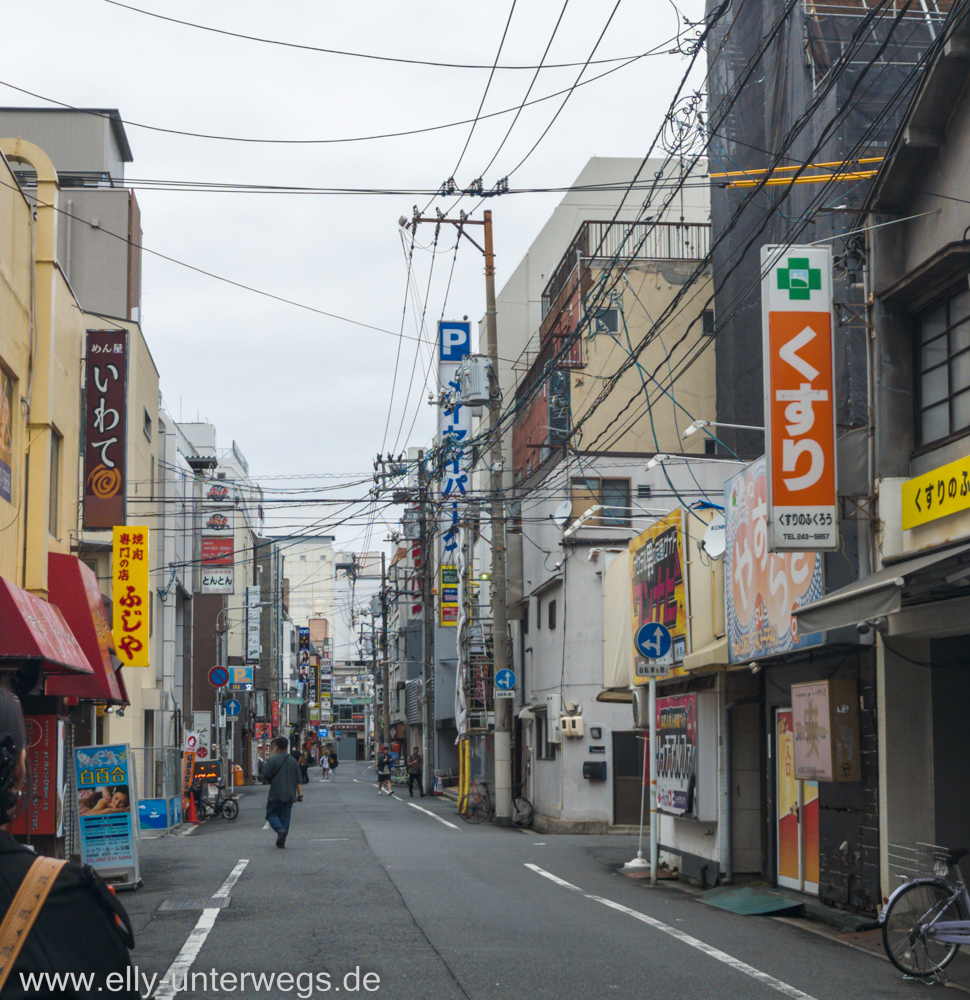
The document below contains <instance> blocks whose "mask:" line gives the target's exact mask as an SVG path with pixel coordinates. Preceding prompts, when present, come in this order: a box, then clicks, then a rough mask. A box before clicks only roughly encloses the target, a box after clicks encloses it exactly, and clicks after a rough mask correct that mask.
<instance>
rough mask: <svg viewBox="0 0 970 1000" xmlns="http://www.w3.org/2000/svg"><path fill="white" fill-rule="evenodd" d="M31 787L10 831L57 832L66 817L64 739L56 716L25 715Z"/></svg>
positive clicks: (27, 834)
mask: <svg viewBox="0 0 970 1000" xmlns="http://www.w3.org/2000/svg"><path fill="white" fill-rule="evenodd" d="M24 723H25V729H26V734H27V743H26V747H27V775H28V788H27V791H26V792H25V793H24V798H23V800H22V805H21V808H20V811H19V812H18V813H17V815H16V816H15V817H14V819H13V821H12V823H11V824H10V832H11V833H13V834H18V835H22V836H29V835H30V834H58V833H59V832H60V831H61V828H62V826H63V816H64V757H63V748H64V742H63V739H62V738H61V734H62V731H63V730H62V725H63V724H61V725H59V724H58V721H57V716H56V715H25V716H24Z"/></svg>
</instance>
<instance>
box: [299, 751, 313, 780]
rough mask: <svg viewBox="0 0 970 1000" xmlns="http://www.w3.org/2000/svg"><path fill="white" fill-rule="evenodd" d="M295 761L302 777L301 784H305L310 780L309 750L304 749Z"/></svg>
mask: <svg viewBox="0 0 970 1000" xmlns="http://www.w3.org/2000/svg"><path fill="white" fill-rule="evenodd" d="M297 763H298V764H299V765H300V777H301V778H302V779H303V784H304V785H306V784H307V783H308V782H309V781H310V772H309V767H310V751H309V750H304V751H303V753H301V754H300V759H299V761H298V762H297Z"/></svg>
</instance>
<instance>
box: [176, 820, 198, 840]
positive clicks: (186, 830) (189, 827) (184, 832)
mask: <svg viewBox="0 0 970 1000" xmlns="http://www.w3.org/2000/svg"><path fill="white" fill-rule="evenodd" d="M198 829H199V827H198V826H197V825H196V824H195V823H186V824H185V825H184V826H183V827H182V829H181V830H179V832H178V833H177V834H176V836H178V837H187V836H188V835H189V834H190V833H195V831H196V830H198Z"/></svg>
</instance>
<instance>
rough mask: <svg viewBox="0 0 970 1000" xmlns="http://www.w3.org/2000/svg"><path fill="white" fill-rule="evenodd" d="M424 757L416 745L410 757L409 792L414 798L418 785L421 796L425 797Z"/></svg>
mask: <svg viewBox="0 0 970 1000" xmlns="http://www.w3.org/2000/svg"><path fill="white" fill-rule="evenodd" d="M423 774H424V758H423V757H422V756H421V752H420V751H419V750H418V748H417V747H415V748H414V749H413V750H412V751H411V756H410V757H408V794H409V795H410V796H411V798H412V799H413V798H414V786H415V784H416V785H417V786H418V791H419V792H420V793H421V798H422V799H423V798H424V777H423Z"/></svg>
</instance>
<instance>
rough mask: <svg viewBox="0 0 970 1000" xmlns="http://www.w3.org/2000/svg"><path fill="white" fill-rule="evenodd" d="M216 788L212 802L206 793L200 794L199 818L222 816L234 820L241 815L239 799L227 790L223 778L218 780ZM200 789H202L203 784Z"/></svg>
mask: <svg viewBox="0 0 970 1000" xmlns="http://www.w3.org/2000/svg"><path fill="white" fill-rule="evenodd" d="M216 788H217V792H216V797H215V799H214V800H213V801H211V802H210V801H209V800H208V799H207V798H206V797H205V796H204V795H202V794H199V795H198V805H199V808H198V812H199V819H208V818H209V817H210V816H213V817H218V816H221V817H223V819H227V820H234V819H235V818H236V817H237V816H238V815H239V799H238V798H237V797H236V796H235V795H231V794H230V793H229V792H228V791H227V790H226V783H225V782H224V781H223V780H222V778H220V779H219V780H218V781H217V782H216ZM199 789H200V791H201V785H200V786H199Z"/></svg>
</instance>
